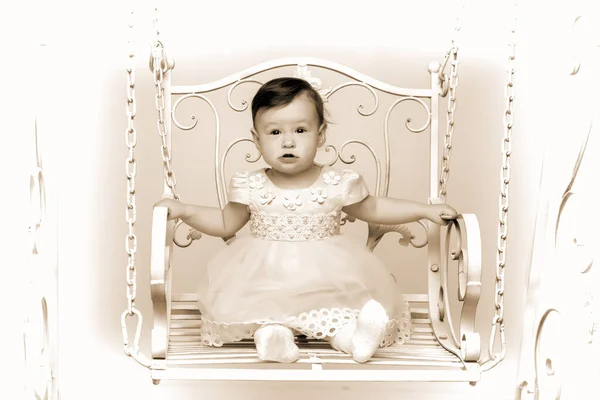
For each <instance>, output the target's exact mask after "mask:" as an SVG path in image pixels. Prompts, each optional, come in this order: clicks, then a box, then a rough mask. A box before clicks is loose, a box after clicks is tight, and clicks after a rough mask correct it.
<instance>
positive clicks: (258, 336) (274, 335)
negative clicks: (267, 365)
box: [254, 325, 300, 363]
mask: <svg viewBox="0 0 600 400" xmlns="http://www.w3.org/2000/svg"><path fill="white" fill-rule="evenodd" d="M254 343H255V344H256V350H257V352H258V358H260V359H261V360H264V361H277V362H281V363H292V362H294V361H296V360H298V358H300V349H298V346H296V343H294V334H293V332H292V330H291V329H290V328H288V327H285V326H283V325H263V326H261V327H260V328H258V329H257V330H256V332H254Z"/></svg>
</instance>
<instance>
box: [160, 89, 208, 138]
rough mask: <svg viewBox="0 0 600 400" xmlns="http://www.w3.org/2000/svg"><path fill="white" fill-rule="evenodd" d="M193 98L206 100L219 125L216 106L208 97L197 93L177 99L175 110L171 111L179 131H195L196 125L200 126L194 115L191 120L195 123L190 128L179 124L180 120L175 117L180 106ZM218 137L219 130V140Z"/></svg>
mask: <svg viewBox="0 0 600 400" xmlns="http://www.w3.org/2000/svg"><path fill="white" fill-rule="evenodd" d="M192 97H195V98H197V99H201V100H204V102H205V103H206V104H208V105H209V106H210V109H211V110H212V112H213V115H214V116H215V121H217V124H218V121H219V113H218V112H217V109H216V107H215V105H214V104H213V103H212V101H210V100H209V99H208V98H206V96H203V95H201V94H197V93H191V94H186V95H185V96H182V97H180V98H179V99H177V101H176V102H175V104H174V105H173V109H172V110H171V119H172V120H173V123H174V124H175V125H176V126H177V127H178V128H179V129H181V130H183V131H189V130H192V129H194V128H195V127H196V125H198V119H196V116H195V115H194V114H192V115H191V116H190V119H191V120H192V121H194V122H193V123H192V125H188V126H184V125H183V124H182V123H181V122H179V120H177V118H176V117H175V113H176V111H177V108H178V107H179V105H180V104H181V103H182V102H183V101H185V100H187V99H189V98H192ZM218 136H219V131H218V130H217V138H218Z"/></svg>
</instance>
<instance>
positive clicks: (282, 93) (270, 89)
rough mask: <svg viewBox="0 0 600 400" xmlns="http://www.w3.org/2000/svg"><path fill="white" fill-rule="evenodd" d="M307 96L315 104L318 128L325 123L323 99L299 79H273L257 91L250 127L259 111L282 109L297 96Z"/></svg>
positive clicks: (253, 100) (253, 101) (305, 82)
mask: <svg viewBox="0 0 600 400" xmlns="http://www.w3.org/2000/svg"><path fill="white" fill-rule="evenodd" d="M302 94H303V95H305V96H307V97H308V98H309V99H310V100H312V102H313V103H314V104H315V108H316V109H317V115H318V116H319V126H320V125H321V124H323V123H326V122H327V121H325V108H324V106H323V99H322V98H321V95H320V94H319V92H317V91H316V90H315V89H314V88H313V87H312V86H311V85H310V83H308V82H307V81H305V80H304V79H299V78H289V77H286V78H275V79H272V80H270V81H268V82H267V83H265V84H264V85H262V86H261V87H260V89H258V92H256V94H255V95H254V98H253V99H252V125H254V123H255V120H256V114H257V113H258V111H260V110H261V109H263V108H265V109H267V110H268V109H271V108H277V107H284V106H287V105H288V104H290V103H291V102H292V101H293V100H294V99H295V98H296V97H298V96H299V95H302Z"/></svg>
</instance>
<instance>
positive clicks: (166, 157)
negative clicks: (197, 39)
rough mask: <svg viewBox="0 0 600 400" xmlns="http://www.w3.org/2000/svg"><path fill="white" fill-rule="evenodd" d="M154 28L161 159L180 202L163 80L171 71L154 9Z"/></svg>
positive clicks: (171, 186)
mask: <svg viewBox="0 0 600 400" xmlns="http://www.w3.org/2000/svg"><path fill="white" fill-rule="evenodd" d="M153 23H154V28H155V30H156V39H155V41H154V45H153V47H152V59H151V63H150V66H151V69H152V72H153V77H154V86H155V87H156V95H155V104H156V110H157V111H158V121H157V123H156V126H157V130H158V135H159V136H160V139H161V147H160V149H161V157H162V160H163V168H164V178H165V185H167V187H168V188H169V189H171V193H173V197H174V198H175V200H179V195H178V194H177V189H176V185H177V180H176V179H175V173H174V172H173V168H172V166H171V149H170V148H169V144H168V140H167V139H168V138H167V130H166V129H165V116H164V111H165V97H164V87H163V78H164V74H165V72H167V70H168V69H169V63H168V60H167V57H166V54H165V49H164V47H163V45H162V43H161V42H160V40H159V36H160V31H159V30H158V8H154V21H153Z"/></svg>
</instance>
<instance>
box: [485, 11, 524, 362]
mask: <svg viewBox="0 0 600 400" xmlns="http://www.w3.org/2000/svg"><path fill="white" fill-rule="evenodd" d="M516 26H517V3H515V4H514V5H513V15H512V18H511V28H510V41H509V52H510V53H509V57H508V68H507V72H508V81H507V83H506V94H505V96H506V110H505V112H504V139H503V140H502V169H501V170H500V178H501V182H500V197H499V202H500V210H499V220H498V252H497V255H496V287H495V289H496V291H495V296H494V303H495V309H496V312H495V314H494V317H493V318H492V332H491V335H490V343H489V348H488V353H489V357H490V359H489V360H487V361H485V362H484V363H483V364H482V369H483V370H484V371H487V370H489V369H491V368H493V367H495V366H496V365H497V364H498V363H499V362H500V361H502V360H503V359H504V357H506V335H505V330H504V267H505V265H506V239H507V238H508V196H509V191H508V189H509V184H510V156H511V153H512V142H511V139H512V129H513V121H514V112H513V102H514V99H515V47H516V34H515V32H516ZM498 330H499V331H500V353H499V354H496V353H494V343H495V341H496V331H498Z"/></svg>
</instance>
